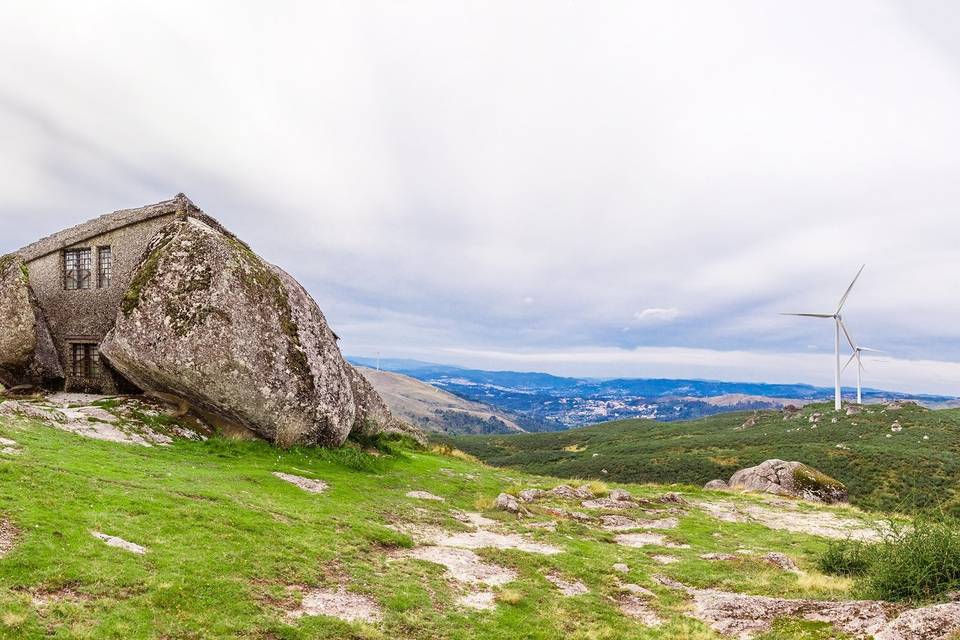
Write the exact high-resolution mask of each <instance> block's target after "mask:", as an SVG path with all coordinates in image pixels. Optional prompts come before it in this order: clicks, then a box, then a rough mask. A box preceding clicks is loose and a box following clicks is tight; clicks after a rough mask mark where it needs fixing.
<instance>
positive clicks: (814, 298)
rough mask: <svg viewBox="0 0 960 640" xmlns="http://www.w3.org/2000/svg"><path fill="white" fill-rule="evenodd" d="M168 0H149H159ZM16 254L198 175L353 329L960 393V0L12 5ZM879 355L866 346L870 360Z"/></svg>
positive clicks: (433, 350) (6, 99)
mask: <svg viewBox="0 0 960 640" xmlns="http://www.w3.org/2000/svg"><path fill="white" fill-rule="evenodd" d="M138 4H141V5H142V6H137V5H138ZM0 24H2V25H3V27H4V29H3V33H4V35H3V38H2V39H0V60H2V61H3V63H2V64H0V141H2V142H0V229H2V231H0V253H2V252H5V251H8V250H13V249H16V248H18V247H19V246H21V245H23V244H26V243H28V242H30V241H32V240H34V239H36V237H38V236H40V235H46V234H48V233H50V232H53V231H55V230H57V229H59V228H62V227H65V226H69V225H72V224H75V223H78V222H81V221H83V220H86V219H88V218H91V217H93V216H95V215H98V214H101V213H104V212H107V211H112V210H115V209H119V208H123V207H131V206H137V205H141V204H146V203H149V202H153V201H157V200H161V199H165V198H169V197H171V196H172V195H174V194H175V193H177V192H179V191H183V192H186V193H187V195H188V196H190V198H191V199H193V201H194V202H195V203H197V204H198V205H199V206H201V207H202V208H203V209H204V210H205V211H207V212H208V213H210V214H211V215H213V216H214V217H216V218H218V219H219V220H220V221H221V222H223V223H224V224H225V225H226V226H227V227H229V228H230V229H232V230H233V231H235V232H236V233H237V234H238V235H240V236H241V237H243V238H244V239H246V240H247V241H249V243H250V244H251V245H252V246H253V247H254V248H255V249H256V250H257V251H258V252H260V253H261V254H262V255H263V256H264V257H266V258H267V259H269V260H271V261H273V262H275V263H277V264H279V265H281V266H283V267H284V268H286V269H287V270H288V271H290V272H291V273H292V274H294V275H295V276H297V277H298V278H299V279H300V280H301V281H302V282H303V283H304V285H305V286H306V287H307V288H308V289H309V290H310V291H311V292H312V294H313V295H314V297H315V298H316V300H317V301H318V302H319V303H320V306H321V308H322V309H323V310H324V312H325V313H326V315H327V318H328V320H329V321H330V323H331V324H332V326H333V327H334V329H335V330H336V331H337V332H338V333H339V334H340V335H341V336H342V337H343V340H342V347H343V349H344V351H345V352H347V353H349V354H353V355H372V354H374V353H376V352H378V351H379V352H381V353H382V354H383V355H384V356H397V357H415V358H419V359H424V360H431V361H437V362H447V363H456V364H463V365H469V366H480V367H486V368H513V369H525V370H546V371H551V372H556V373H564V374H579V375H592V376H643V377H646V376H683V377H701V378H722V379H731V380H765V381H772V382H794V381H804V382H812V383H816V384H827V385H829V384H831V383H832V374H831V357H830V354H831V353H832V348H833V342H832V339H833V338H832V329H831V326H830V324H829V322H828V321H820V320H811V319H804V318H788V317H783V316H779V315H777V314H778V312H780V311H814V312H832V311H833V310H834V308H835V306H836V303H837V301H838V299H839V297H840V296H841V294H842V293H843V290H844V289H845V288H846V286H847V284H848V283H849V281H850V279H851V278H852V277H853V275H854V273H855V272H856V270H857V268H858V267H859V265H860V264H861V263H866V264H867V268H866V269H865V271H864V273H863V276H862V278H861V280H860V282H859V283H858V285H857V287H856V289H855V290H854V292H853V294H852V295H851V297H850V300H849V303H848V307H847V309H846V318H847V321H848V323H849V325H850V328H851V330H852V332H853V334H854V337H855V338H857V339H858V340H859V341H860V342H861V344H863V345H866V346H871V347H875V348H878V349H883V350H884V351H886V352H887V353H886V354H885V355H884V356H883V357H881V358H871V359H869V360H867V361H865V364H866V366H867V372H866V374H865V383H866V384H868V385H869V386H873V387H881V388H893V389H902V390H909V391H926V392H941V393H949V394H956V395H960V295H958V294H960V284H958V282H960V179H958V177H960V153H958V150H960V5H957V4H956V3H953V2H949V1H946V0H945V1H943V2H918V1H914V0H910V1H907V0H904V1H903V2H868V1H856V0H847V1H844V2H835V1H830V2H810V1H808V2H794V3H786V2H768V1H766V0H759V1H757V2H724V3H718V2H713V1H712V0H705V1H703V2H639V1H629V2H604V1H599V2H586V1H580V0H577V1H566V2H560V1H557V0H550V1H546V2H534V1H523V2H514V1H506V0H504V1H502V2H451V1H450V0H441V1H438V2H382V3H376V2H362V1H350V2H337V3H335V2H309V3H308V2H304V3H291V2H277V1H271V2H263V3H255V2H236V1H231V2H223V3H215V2H203V3H197V2H170V1H167V2H163V3H150V4H149V5H147V4H146V3H135V2H130V1H128V0H125V1H122V2H121V1H118V2H83V3H80V2H75V1H69V2H42V1H36V0H30V1H29V2H28V1H26V0H24V1H22V2H18V1H12V2H4V3H2V4H0ZM853 380H854V378H853V375H852V369H851V370H850V371H848V374H847V380H846V382H848V383H852V382H853Z"/></svg>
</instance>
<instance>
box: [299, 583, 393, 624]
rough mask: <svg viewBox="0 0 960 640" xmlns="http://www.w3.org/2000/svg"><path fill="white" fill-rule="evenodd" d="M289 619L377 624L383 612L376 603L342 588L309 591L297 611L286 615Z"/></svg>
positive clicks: (371, 599) (367, 597) (369, 598)
mask: <svg viewBox="0 0 960 640" xmlns="http://www.w3.org/2000/svg"><path fill="white" fill-rule="evenodd" d="M287 615H288V616H289V617H290V618H291V619H297V618H302V617H303V616H330V617H331V618H339V619H340V620H343V621H345V622H368V623H372V622H379V621H380V620H382V619H383V610H382V609H381V607H380V605H379V604H377V602H376V601H375V600H374V599H373V598H371V597H369V596H365V595H361V594H359V593H350V592H348V591H346V590H344V589H343V588H341V589H338V590H337V591H333V590H330V589H311V590H310V591H308V592H307V593H305V594H304V596H303V600H302V601H301V603H300V606H299V607H298V608H297V609H294V610H293V611H291V612H289V613H288V614H287Z"/></svg>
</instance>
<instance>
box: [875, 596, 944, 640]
mask: <svg viewBox="0 0 960 640" xmlns="http://www.w3.org/2000/svg"><path fill="white" fill-rule="evenodd" d="M958 632H960V603H957V602H949V603H947V604H937V605H933V606H930V607H923V608H921V609H911V610H910V611H904V612H903V613H901V614H900V615H899V616H897V617H896V618H895V619H894V620H892V621H891V622H890V623H889V624H887V625H886V626H885V627H884V628H883V630H881V631H880V632H879V633H877V635H876V636H875V637H874V640H948V638H953V637H954V635H955V634H956V633H958Z"/></svg>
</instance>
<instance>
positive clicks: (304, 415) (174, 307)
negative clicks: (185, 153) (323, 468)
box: [100, 217, 382, 446]
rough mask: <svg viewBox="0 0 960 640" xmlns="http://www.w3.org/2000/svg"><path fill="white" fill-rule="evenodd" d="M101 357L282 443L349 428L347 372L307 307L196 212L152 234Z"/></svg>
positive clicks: (223, 422)
mask: <svg viewBox="0 0 960 640" xmlns="http://www.w3.org/2000/svg"><path fill="white" fill-rule="evenodd" d="M100 350H101V353H102V355H103V356H104V357H105V358H106V359H107V360H108V361H109V362H110V364H111V365H112V366H113V367H114V368H116V369H117V370H118V371H119V372H120V373H122V374H123V375H124V376H126V377H127V378H128V379H129V380H131V381H132V382H133V383H134V384H136V385H137V386H139V387H140V388H142V389H144V390H145V391H149V392H153V393H156V394H158V395H160V396H164V397H168V398H170V397H172V398H175V399H177V400H179V401H181V402H186V403H187V404H189V405H190V406H191V407H192V408H193V409H194V410H196V411H197V412H198V413H200V414H201V415H204V416H207V417H208V418H210V419H211V421H213V422H214V423H215V424H217V425H220V426H224V427H230V428H238V429H240V430H242V431H246V432H250V433H253V434H256V435H257V436H260V437H262V438H265V439H267V440H269V441H271V442H274V443H276V444H278V445H281V446H292V445H299V444H306V445H315V444H316V445H327V446H337V445H339V444H341V443H343V441H344V440H345V439H346V437H347V435H348V434H349V433H350V430H351V428H353V426H354V425H355V423H356V417H357V405H356V402H355V399H354V395H353V391H352V386H351V380H350V375H349V372H350V371H351V369H350V367H349V365H348V364H347V363H346V362H345V361H344V359H343V357H342V355H341V354H340V350H339V348H338V347H337V344H336V337H335V336H334V334H333V332H332V331H331V330H330V328H329V326H327V322H326V319H325V318H324V316H323V313H322V312H321V311H320V309H319V308H318V307H317V305H316V303H315V302H314V300H313V299H312V298H311V297H310V295H309V294H308V293H307V292H306V291H305V290H304V289H303V287H301V286H300V285H299V284H298V283H297V282H296V280H294V279H293V278H292V277H290V276H289V275H288V274H286V273H285V272H283V271H282V270H280V269H278V268H277V267H274V266H273V265H270V264H268V263H267V262H265V261H264V260H262V259H261V258H260V257H259V256H257V255H256V254H255V253H254V252H253V251H251V250H250V248H249V247H248V246H247V245H245V244H244V243H242V242H240V241H239V240H237V239H236V238H235V237H233V236H232V235H230V234H229V233H226V232H225V231H224V230H223V229H222V228H220V227H219V226H212V225H209V224H206V223H205V222H204V221H202V220H199V219H196V218H193V217H188V218H182V219H178V220H176V221H174V222H172V223H171V224H170V225H169V226H168V227H166V228H165V229H163V230H162V231H161V232H160V233H158V234H157V237H156V238H155V239H154V241H153V242H152V243H151V245H150V246H149V247H148V249H147V251H146V252H145V254H144V256H143V258H142V260H141V263H140V266H139V268H138V270H137V272H136V273H135V275H134V278H133V284H132V285H131V287H130V290H129V291H128V292H127V296H126V298H125V299H124V302H123V304H122V305H121V308H120V309H119V311H118V313H117V319H116V324H115V326H114V328H113V330H112V331H111V332H110V333H109V334H108V335H107V337H106V338H105V340H104V341H103V343H102V345H101V348H100ZM381 402H382V401H381Z"/></svg>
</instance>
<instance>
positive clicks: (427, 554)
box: [408, 547, 517, 587]
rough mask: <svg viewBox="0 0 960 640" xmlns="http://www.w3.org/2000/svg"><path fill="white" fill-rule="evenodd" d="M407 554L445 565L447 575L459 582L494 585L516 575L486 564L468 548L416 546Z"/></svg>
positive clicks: (505, 569)
mask: <svg viewBox="0 0 960 640" xmlns="http://www.w3.org/2000/svg"><path fill="white" fill-rule="evenodd" d="M408 555H409V556H410V557H413V558H416V559H418V560H425V561H426V562H432V563H434V564H439V565H442V566H444V567H446V569H447V575H448V576H450V577H451V578H453V579H454V580H457V581H459V582H467V583H473V584H485V585H488V586H491V587H495V586H499V585H503V584H506V583H508V582H511V581H513V580H515V579H516V577H517V574H516V572H515V571H513V570H512V569H507V568H506V567H500V566H497V565H494V564H488V563H486V562H484V561H483V560H482V559H481V558H480V556H478V555H477V554H476V553H474V552H473V551H470V550H469V549H453V548H450V547H417V548H416V549H412V550H411V551H409V552H408Z"/></svg>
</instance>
